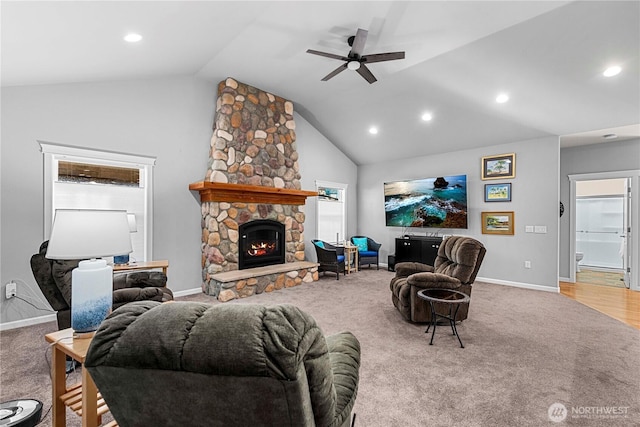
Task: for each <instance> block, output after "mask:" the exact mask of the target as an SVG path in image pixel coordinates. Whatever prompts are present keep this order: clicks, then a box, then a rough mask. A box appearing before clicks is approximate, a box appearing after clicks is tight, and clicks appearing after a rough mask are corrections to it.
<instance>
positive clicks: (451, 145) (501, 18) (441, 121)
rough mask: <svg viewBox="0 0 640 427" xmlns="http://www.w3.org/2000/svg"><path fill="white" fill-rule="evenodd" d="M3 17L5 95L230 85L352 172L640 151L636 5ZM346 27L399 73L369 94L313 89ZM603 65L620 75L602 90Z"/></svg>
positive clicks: (140, 9)
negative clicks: (265, 97) (275, 101)
mask: <svg viewBox="0 0 640 427" xmlns="http://www.w3.org/2000/svg"><path fill="white" fill-rule="evenodd" d="M0 13H1V24H2V27H1V36H2V40H1V47H2V52H1V55H2V56H1V59H2V62H1V81H2V86H17V85H36V84H57V83H72V82H96V81H113V80H123V79H144V78H155V77H162V76H171V75H193V76H197V77H199V78H203V79H206V80H209V81H211V82H212V84H216V83H217V82H219V81H221V80H223V79H225V78H226V77H233V78H235V79H237V80H240V81H242V82H245V83H248V84H250V85H252V86H256V87H259V88H261V89H263V90H266V91H269V92H272V93H274V94H277V95H280V96H283V97H285V98H287V99H290V100H292V101H293V102H294V103H295V104H296V111H297V112H298V113H300V114H301V115H302V116H303V117H304V118H305V119H307V120H308V121H309V122H310V123H311V124H313V125H314V126H315V127H316V128H317V129H318V130H319V131H321V132H322V133H323V134H324V135H325V136H326V137H327V138H328V139H329V140H331V141H332V142H333V143H334V144H335V145H336V146H338V147H339V148H340V149H341V150H342V151H343V152H345V153H346V154H347V155H348V156H349V157H350V158H352V160H353V161H354V162H356V163H357V164H368V163H376V162H380V161H384V160H388V159H400V158H406V157H411V156H419V155H428V154H435V153H441V152H448V151H456V150H463V149H469V148H473V147H478V146H487V145H495V144H501V143H507V142H514V141H522V140H527V139H532V138H538V137H545V136H550V135H559V136H563V138H562V143H563V145H566V146H570V145H578V144H585V143H601V142H602V141H603V138H602V135H604V134H606V133H616V134H618V138H617V139H616V140H613V141H614V142H606V143H615V141H620V140H624V139H628V138H638V137H640V125H639V123H640V2H638V1H574V2H569V1H544V2H540V1H409V2H404V1H353V2H349V1H341V2H337V1H335V2H334V1H297V2H291V1H283V2H274V1H257V2H245V1H197V2H196V1H158V2H156V1H116V2H113V1H102V2H101V1H75V2H74V1H71V2H59V1H43V2H7V1H3V2H1V4H0ZM358 28H363V29H367V30H368V31H369V37H368V39H367V42H366V45H365V48H364V53H365V54H371V53H379V52H393V51H405V52H406V59H404V60H397V61H390V62H381V63H375V64H370V65H369V69H370V70H371V71H372V72H373V74H374V75H375V76H376V77H377V79H378V81H377V82H375V83H373V84H369V83H367V82H366V81H365V80H364V79H363V78H362V77H361V76H360V75H358V74H357V73H356V72H353V71H351V70H346V71H344V72H342V73H340V74H338V75H337V76H336V77H334V78H332V79H331V80H329V81H326V82H323V81H321V79H322V78H323V77H324V76H325V75H327V74H328V73H329V72H330V71H332V70H333V69H335V68H336V67H337V66H339V65H340V63H339V62H338V61H336V60H334V59H330V58H324V57H320V56H315V55H310V54H308V53H306V50H307V49H315V50H320V51H325V52H331V53H335V54H337V55H346V54H347V53H348V52H349V49H350V48H349V45H348V44H347V38H348V37H349V36H351V35H354V34H355V32H356V30H357V29H358ZM129 32H136V33H139V34H140V35H142V37H143V38H142V40H141V41H140V42H138V43H135V44H130V43H126V42H124V41H123V36H124V35H125V34H127V33H129ZM611 65H619V66H620V67H621V68H622V71H621V73H620V74H619V75H617V76H615V77H609V78H607V77H604V76H603V75H602V72H603V71H604V69H605V68H607V67H609V66H611ZM500 92H506V93H508V94H509V101H508V102H506V103H503V104H499V103H496V102H495V98H496V96H497V94H498V93H500ZM424 112H429V113H431V115H432V117H433V118H432V120H431V121H428V122H425V121H423V120H421V116H422V114H423V113H424ZM372 126H375V127H377V128H378V133H377V134H376V135H372V134H370V133H369V128H370V127H372ZM300 143H302V142H300Z"/></svg>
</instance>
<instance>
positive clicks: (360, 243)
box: [351, 237, 369, 252]
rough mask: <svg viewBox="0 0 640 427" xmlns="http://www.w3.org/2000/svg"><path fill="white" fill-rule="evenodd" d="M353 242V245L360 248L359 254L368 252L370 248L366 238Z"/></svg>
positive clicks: (356, 239) (359, 238) (355, 239)
mask: <svg viewBox="0 0 640 427" xmlns="http://www.w3.org/2000/svg"><path fill="white" fill-rule="evenodd" d="M351 240H353V244H354V245H356V246H357V247H358V252H362V251H366V250H367V249H368V248H369V246H368V245H367V238H366V237H354V238H353V239H351Z"/></svg>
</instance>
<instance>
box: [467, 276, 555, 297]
mask: <svg viewBox="0 0 640 427" xmlns="http://www.w3.org/2000/svg"><path fill="white" fill-rule="evenodd" d="M476 281H477V282H486V283H493V284H495V285H504V286H513V287H514V288H524V289H533V290H535V291H544V292H554V293H560V287H559V286H558V284H556V286H555V287H551V286H542V285H534V284H532V283H522V282H511V281H508V280H500V279H491V278H488V277H476Z"/></svg>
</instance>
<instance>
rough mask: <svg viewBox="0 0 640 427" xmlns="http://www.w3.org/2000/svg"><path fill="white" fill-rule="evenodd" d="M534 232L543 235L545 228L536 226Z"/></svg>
mask: <svg viewBox="0 0 640 427" xmlns="http://www.w3.org/2000/svg"><path fill="white" fill-rule="evenodd" d="M535 232H536V233H542V234H544V233H546V232H547V226H546V225H536V226H535Z"/></svg>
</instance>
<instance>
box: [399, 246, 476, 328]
mask: <svg viewBox="0 0 640 427" xmlns="http://www.w3.org/2000/svg"><path fill="white" fill-rule="evenodd" d="M485 253H486V249H485V247H484V245H483V244H482V243H481V242H479V241H477V240H475V239H472V238H470V237H463V236H451V237H448V238H446V239H445V240H444V241H443V242H442V244H441V245H440V248H439V249H438V255H437V257H436V260H435V262H434V265H433V266H431V265H426V264H422V263H418V262H401V263H398V264H396V275H395V277H394V278H393V279H391V283H390V285H389V286H390V288H391V300H392V301H393V305H394V306H395V307H396V308H397V309H398V311H399V312H400V314H402V316H403V317H404V318H405V319H407V320H409V321H411V322H416V323H424V322H430V321H431V310H430V308H429V303H428V302H427V301H425V300H423V299H421V298H420V297H418V291H420V290H421V289H426V288H446V289H455V290H457V291H460V292H463V293H465V294H467V295H469V296H471V284H472V283H473V282H474V281H475V279H476V275H477V274H478V270H479V269H480V265H481V264H482V260H483V259H484V255H485ZM435 309H436V312H438V313H442V314H447V313H448V307H439V306H438V304H436V305H435ZM468 312H469V304H468V303H467V304H463V305H461V306H460V309H459V310H458V313H457V315H456V320H457V321H461V320H464V319H466V318H467V315H468Z"/></svg>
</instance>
